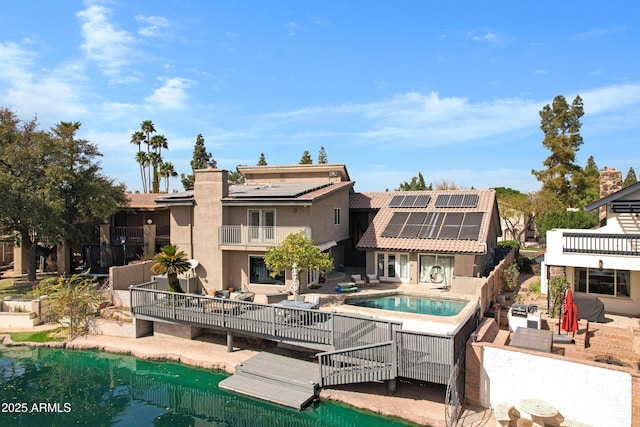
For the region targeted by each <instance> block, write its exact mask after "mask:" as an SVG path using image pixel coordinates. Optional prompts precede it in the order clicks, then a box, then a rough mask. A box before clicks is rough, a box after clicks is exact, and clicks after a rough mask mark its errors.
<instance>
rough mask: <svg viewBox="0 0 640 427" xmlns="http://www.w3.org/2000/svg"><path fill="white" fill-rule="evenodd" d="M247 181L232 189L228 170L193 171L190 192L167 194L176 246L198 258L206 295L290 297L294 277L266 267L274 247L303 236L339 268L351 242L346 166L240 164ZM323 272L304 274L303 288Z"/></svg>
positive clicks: (165, 200)
mask: <svg viewBox="0 0 640 427" xmlns="http://www.w3.org/2000/svg"><path fill="white" fill-rule="evenodd" d="M238 171H239V172H240V173H241V174H242V175H243V177H244V182H243V184H239V185H228V182H227V172H226V171H225V170H221V169H204V170H197V171H196V172H195V175H196V180H195V185H194V189H193V191H189V192H185V193H178V194H173V195H169V196H166V197H165V198H163V199H161V200H159V201H158V204H159V205H162V206H166V207H168V208H169V209H170V212H171V215H170V221H171V224H170V225H171V227H170V228H171V242H172V243H174V244H177V245H178V246H179V247H180V249H182V250H184V251H185V252H186V253H187V254H188V256H189V257H191V258H192V259H195V260H197V262H198V267H197V268H196V270H195V273H196V275H197V277H198V280H199V282H200V285H201V287H202V290H203V292H206V293H214V292H215V291H217V290H221V289H228V288H233V289H242V290H246V291H251V292H256V293H260V294H268V293H274V292H288V291H289V289H290V286H291V276H290V274H291V273H290V272H285V274H284V275H282V274H281V275H277V276H276V277H271V275H270V273H271V271H270V270H269V269H268V268H267V267H266V265H265V264H264V255H265V253H266V251H267V249H268V248H269V247H270V246H276V245H278V244H279V243H280V242H282V241H283V240H284V238H285V237H286V236H287V235H289V234H291V233H296V232H303V233H304V234H305V235H306V236H307V237H309V238H310V239H312V241H313V242H314V243H315V244H316V245H318V246H320V248H321V249H323V250H325V251H330V253H331V256H332V257H333V259H334V261H335V263H336V265H337V264H341V263H343V262H344V248H345V246H346V245H347V244H348V238H349V214H348V213H349V194H350V193H351V192H352V191H353V185H354V182H353V181H351V180H350V178H349V174H348V172H347V169H346V167H345V166H344V165H342V164H318V165H291V166H241V167H238ZM318 280H319V274H318V272H315V271H312V272H305V273H304V274H302V275H301V277H300V290H301V291H304V289H306V288H307V287H308V286H310V285H312V284H313V283H317V282H318Z"/></svg>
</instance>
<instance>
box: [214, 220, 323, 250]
mask: <svg viewBox="0 0 640 427" xmlns="http://www.w3.org/2000/svg"><path fill="white" fill-rule="evenodd" d="M299 232H303V233H304V235H305V236H306V237H308V238H309V239H310V238H311V227H253V226H246V225H222V226H220V227H219V228H218V244H220V245H239V246H251V245H254V246H272V245H277V244H279V243H281V242H282V241H283V240H284V239H285V238H286V237H287V236H288V235H290V234H293V233H299Z"/></svg>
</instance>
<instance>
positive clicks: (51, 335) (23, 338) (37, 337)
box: [0, 328, 66, 342]
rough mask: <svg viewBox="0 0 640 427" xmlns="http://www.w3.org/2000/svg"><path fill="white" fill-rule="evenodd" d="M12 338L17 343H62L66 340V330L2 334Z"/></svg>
mask: <svg viewBox="0 0 640 427" xmlns="http://www.w3.org/2000/svg"><path fill="white" fill-rule="evenodd" d="M0 334H6V335H9V336H11V340H12V341H15V342H52V341H53V342H61V341H64V340H65V335H66V332H65V331H64V328H56V329H51V330H48V331H38V332H0Z"/></svg>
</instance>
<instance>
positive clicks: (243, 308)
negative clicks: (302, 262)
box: [130, 282, 400, 348]
mask: <svg viewBox="0 0 640 427" xmlns="http://www.w3.org/2000/svg"><path fill="white" fill-rule="evenodd" d="M157 287H158V285H157V283H156V282H150V283H145V284H142V285H138V286H132V287H131V288H130V298H131V301H130V303H131V311H132V314H133V315H134V316H136V317H145V318H150V319H161V320H169V321H177V322H181V323H186V324H190V325H194V326H201V327H208V328H219V329H224V330H230V331H237V332H243V333H250V334H253V335H256V336H261V337H264V338H268V339H277V340H284V341H295V342H304V343H309V344H316V345H321V346H330V347H333V348H346V347H355V346H358V345H362V344H363V343H366V344H370V343H378V342H381V341H388V340H390V339H391V337H392V334H393V331H394V330H396V329H399V328H400V324H399V323H397V322H389V321H384V320H378V319H371V318H367V317H360V316H354V315H350V314H349V315H348V314H342V313H334V312H327V311H320V310H308V309H301V308H294V307H281V306H278V305H274V304H258V303H254V302H248V301H241V300H230V299H226V298H217V297H213V296H207V295H196V294H182V293H176V292H166V291H164V290H158V289H157Z"/></svg>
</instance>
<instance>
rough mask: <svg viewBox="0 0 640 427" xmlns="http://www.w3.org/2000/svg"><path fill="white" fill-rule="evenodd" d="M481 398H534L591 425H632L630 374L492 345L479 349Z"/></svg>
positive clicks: (486, 402) (491, 402)
mask: <svg viewBox="0 0 640 427" xmlns="http://www.w3.org/2000/svg"><path fill="white" fill-rule="evenodd" d="M482 357H483V369H482V374H481V378H480V383H481V384H484V387H483V388H484V389H481V390H480V400H481V402H482V405H483V406H485V407H489V406H491V407H495V406H496V405H498V404H500V403H502V402H509V403H511V404H514V405H517V403H518V401H519V400H520V399H524V398H538V399H542V400H545V401H547V402H549V403H551V404H553V405H554V406H555V407H556V408H558V411H559V412H560V414H561V415H563V416H564V417H565V418H566V419H570V420H574V421H580V422H583V423H587V424H589V425H591V426H594V427H610V426H629V425H631V401H632V380H631V375H630V374H628V373H626V372H621V371H617V370H615V369H608V368H600V367H597V366H591V365H586V364H581V363H574V362H571V361H567V360H562V359H561V357H560V356H558V358H555V357H549V356H548V355H545V356H544V357H541V356H537V355H534V354H531V353H527V352H521V351H512V350H507V349H504V348H496V347H491V346H484V347H483V356H482Z"/></svg>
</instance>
